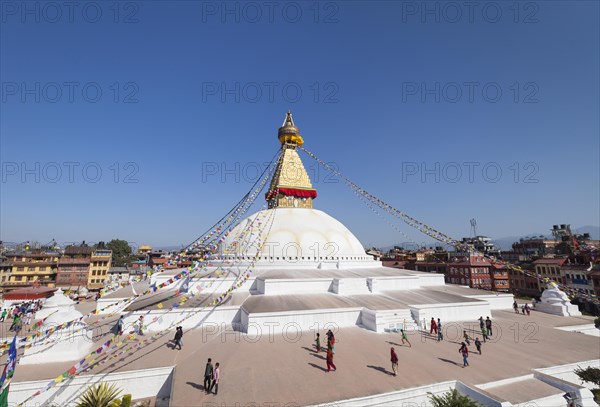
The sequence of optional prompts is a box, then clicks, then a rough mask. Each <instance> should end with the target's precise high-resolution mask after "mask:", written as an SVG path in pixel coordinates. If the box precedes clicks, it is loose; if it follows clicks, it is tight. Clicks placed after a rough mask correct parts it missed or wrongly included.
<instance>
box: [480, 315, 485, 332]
mask: <svg viewBox="0 0 600 407" xmlns="http://www.w3.org/2000/svg"><path fill="white" fill-rule="evenodd" d="M484 326H485V321H484V320H483V317H482V316H481V317H479V329H483V327H484Z"/></svg>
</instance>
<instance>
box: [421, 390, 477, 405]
mask: <svg viewBox="0 0 600 407" xmlns="http://www.w3.org/2000/svg"><path fill="white" fill-rule="evenodd" d="M427 394H429V400H431V405H432V406H433V407H482V405H481V404H479V403H478V402H476V401H475V400H473V399H472V398H470V397H468V396H464V395H462V394H460V393H459V392H458V390H456V389H452V390H450V391H449V392H447V393H444V394H443V395H441V396H436V395H435V394H433V393H430V392H428V393H427Z"/></svg>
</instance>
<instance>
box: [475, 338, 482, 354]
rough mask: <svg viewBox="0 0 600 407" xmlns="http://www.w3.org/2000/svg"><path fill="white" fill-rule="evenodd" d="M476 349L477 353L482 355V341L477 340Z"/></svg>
mask: <svg viewBox="0 0 600 407" xmlns="http://www.w3.org/2000/svg"><path fill="white" fill-rule="evenodd" d="M475 347H476V348H477V351H478V352H479V354H480V355H481V341H480V340H479V338H475Z"/></svg>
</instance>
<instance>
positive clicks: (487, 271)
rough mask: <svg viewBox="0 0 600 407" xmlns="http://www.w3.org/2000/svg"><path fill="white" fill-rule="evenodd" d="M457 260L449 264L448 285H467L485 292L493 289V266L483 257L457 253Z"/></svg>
mask: <svg viewBox="0 0 600 407" xmlns="http://www.w3.org/2000/svg"><path fill="white" fill-rule="evenodd" d="M455 259H456V260H455V261H451V262H449V263H448V266H447V267H448V273H447V274H446V282H447V283H450V284H461V285H467V286H469V287H471V288H480V289H484V290H491V289H492V288H493V283H492V274H491V269H492V264H491V263H490V262H489V261H488V260H487V259H486V258H485V257H483V255H481V254H469V253H457V255H456V257H455ZM507 278H508V276H507Z"/></svg>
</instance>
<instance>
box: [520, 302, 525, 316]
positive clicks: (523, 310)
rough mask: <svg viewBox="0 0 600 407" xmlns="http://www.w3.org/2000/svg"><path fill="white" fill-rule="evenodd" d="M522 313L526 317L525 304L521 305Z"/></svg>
mask: <svg viewBox="0 0 600 407" xmlns="http://www.w3.org/2000/svg"><path fill="white" fill-rule="evenodd" d="M521 312H522V313H523V315H525V304H523V305H521Z"/></svg>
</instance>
